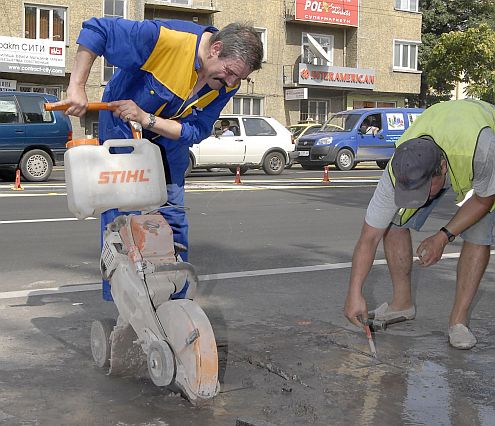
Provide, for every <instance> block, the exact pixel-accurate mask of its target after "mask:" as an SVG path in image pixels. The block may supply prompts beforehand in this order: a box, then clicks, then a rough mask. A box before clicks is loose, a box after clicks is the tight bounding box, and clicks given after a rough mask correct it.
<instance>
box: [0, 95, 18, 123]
mask: <svg viewBox="0 0 495 426" xmlns="http://www.w3.org/2000/svg"><path fill="white" fill-rule="evenodd" d="M15 123H19V113H18V111H17V106H16V104H15V100H14V97H13V96H2V99H1V100H0V124H15Z"/></svg>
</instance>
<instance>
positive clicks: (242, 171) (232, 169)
mask: <svg viewBox="0 0 495 426" xmlns="http://www.w3.org/2000/svg"><path fill="white" fill-rule="evenodd" d="M229 170H230V173H232V174H233V175H235V174H236V173H237V167H229ZM248 170H249V167H248V166H240V167H239V173H240V174H241V175H244V174H246V172H247V171H248Z"/></svg>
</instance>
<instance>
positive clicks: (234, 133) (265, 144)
mask: <svg viewBox="0 0 495 426" xmlns="http://www.w3.org/2000/svg"><path fill="white" fill-rule="evenodd" d="M222 122H223V126H222ZM294 146H295V145H294V144H293V142H292V138H291V133H290V132H289V131H288V130H287V129H286V128H285V127H284V126H282V124H280V123H279V122H278V121H277V120H275V119H274V118H271V117H261V116H253V115H222V116H220V118H219V119H218V120H217V121H216V122H215V125H214V126H213V131H212V134H211V136H210V137H208V138H206V139H205V140H203V141H201V143H198V144H195V145H193V146H192V147H191V148H190V150H189V167H188V169H187V171H186V176H188V175H189V174H190V172H191V170H192V169H209V168H214V167H222V168H225V167H226V168H228V169H230V171H231V172H232V173H234V174H235V172H236V169H237V166H241V167H240V172H241V174H243V173H246V171H247V170H249V169H259V168H262V169H263V170H264V172H265V173H266V174H268V175H278V174H280V173H282V172H283V171H284V168H285V166H286V165H288V164H289V161H290V160H289V152H291V151H294Z"/></svg>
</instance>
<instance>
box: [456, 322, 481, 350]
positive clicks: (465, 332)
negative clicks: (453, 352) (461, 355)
mask: <svg viewBox="0 0 495 426" xmlns="http://www.w3.org/2000/svg"><path fill="white" fill-rule="evenodd" d="M449 343H450V345H451V346H453V347H454V348H456V349H471V348H472V347H474V346H476V343H478V341H477V340H476V337H474V334H473V333H471V330H469V328H467V327H466V326H465V325H464V324H455V325H453V326H452V327H449Z"/></svg>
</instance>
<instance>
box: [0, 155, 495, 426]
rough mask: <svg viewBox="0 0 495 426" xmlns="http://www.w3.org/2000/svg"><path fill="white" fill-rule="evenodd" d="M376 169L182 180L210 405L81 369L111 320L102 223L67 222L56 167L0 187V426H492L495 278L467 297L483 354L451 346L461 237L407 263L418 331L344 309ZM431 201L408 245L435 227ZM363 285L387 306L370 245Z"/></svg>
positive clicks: (447, 204) (383, 271) (383, 277)
mask: <svg viewBox="0 0 495 426" xmlns="http://www.w3.org/2000/svg"><path fill="white" fill-rule="evenodd" d="M380 174H381V170H379V169H377V168H376V167H373V166H372V165H371V164H369V165H366V164H365V165H363V166H360V167H358V168H357V169H355V170H352V171H350V172H338V171H336V170H334V169H330V182H329V183H325V182H322V177H323V174H322V172H321V171H305V170H303V169H301V168H300V167H298V166H294V167H293V168H291V169H289V170H286V171H285V172H284V173H283V174H282V175H280V176H267V175H265V174H264V173H263V172H261V171H249V172H248V173H247V174H246V175H245V176H243V177H242V184H241V185H235V184H234V176H233V175H232V174H230V172H228V171H225V170H218V171H215V172H194V173H193V175H192V176H191V177H190V178H188V179H187V181H186V182H187V193H186V205H187V207H188V208H189V209H190V210H189V213H188V214H189V218H190V245H191V249H190V262H191V263H193V264H194V265H195V267H196V269H197V272H198V274H199V275H200V286H199V289H198V290H199V296H198V298H197V301H198V302H199V303H200V305H201V306H202V307H203V308H204V310H205V311H206V313H207V315H208V317H209V319H210V321H211V323H212V326H213V329H214V331H215V336H216V340H217V346H218V352H219V361H220V365H219V376H220V377H219V378H220V382H221V391H220V393H219V395H218V396H217V397H216V398H215V399H214V400H212V401H211V402H210V403H208V404H207V405H206V406H204V407H199V408H198V407H192V406H191V405H190V404H189V403H188V402H187V401H186V400H184V399H183V398H181V397H179V396H176V395H174V394H173V393H170V392H169V391H168V390H166V389H160V388H158V387H156V386H155V385H154V384H153V383H152V382H151V381H150V380H149V379H146V378H138V377H133V376H131V377H115V376H108V375H105V372H104V371H102V370H100V369H98V368H97V367H96V366H95V365H94V364H93V360H92V357H91V350H90V346H89V332H90V328H91V323H92V321H93V320H95V319H101V318H105V317H113V318H115V317H116V316H117V311H116V309H115V306H114V305H113V304H112V303H109V302H104V301H103V300H102V299H101V296H100V291H99V284H98V283H99V279H100V278H99V253H98V252H99V249H98V247H99V222H98V220H94V219H90V220H85V221H78V220H75V218H74V217H73V215H72V214H71V213H70V212H69V211H68V209H67V205H66V196H65V191H66V190H65V183H64V179H63V170H62V169H57V170H55V172H54V173H53V175H52V178H51V179H50V181H49V182H46V183H43V184H28V183H23V187H24V190H23V191H13V190H12V189H11V184H10V183H8V182H1V181H0V199H1V200H0V203H1V204H0V205H1V208H0V235H1V242H2V252H1V253H2V254H1V256H0V270H1V287H0V324H2V326H1V327H0V345H1V349H0V386H1V389H2V392H1V393H0V424H2V425H8V426H10V425H50V426H55V425H69V424H70V425H118V426H126V425H143V426H144V425H147V426H152V425H157V426H158V425H159V426H166V425H171V426H175V425H177V426H182V425H194V426H196V425H197V426H200V425H201V426H203V425H236V424H238V425H245V424H246V425H310V424H316V425H357V424H360V425H397V424H407V425H423V424H424V425H433V424H434V425H483V426H484V425H493V424H495V404H494V400H495V390H494V384H495V370H494V369H493V359H494V355H495V331H494V325H495V315H494V313H493V305H494V303H495V294H494V293H495V284H494V268H493V265H492V264H490V265H489V267H488V270H487V273H486V274H485V277H484V279H483V281H482V284H481V288H480V290H479V292H478V295H477V297H476V303H475V307H474V310H473V313H472V316H471V328H472V329H473V331H474V333H475V334H476V335H477V337H478V341H479V343H478V345H477V346H476V347H475V348H474V349H472V350H470V351H458V350H455V349H453V348H451V347H449V346H448V343H447V337H446V328H447V323H448V315H449V311H450V307H451V304H452V300H453V296H454V289H455V265H456V259H457V257H458V254H459V252H460V248H461V244H462V243H461V242H460V241H457V240H456V242H455V243H453V244H451V245H449V246H448V248H447V252H446V256H445V258H444V259H443V260H442V261H440V262H439V263H438V264H437V265H435V266H433V267H430V268H428V269H423V268H420V267H418V266H417V265H415V266H414V269H413V291H414V297H415V301H416V304H417V308H418V314H417V318H416V320H415V321H411V322H408V323H402V324H397V325H395V326H393V327H391V328H389V329H388V330H387V331H382V332H377V333H375V335H374V339H375V344H376V348H377V351H378V359H374V358H372V357H371V356H370V351H369V347H368V344H367V340H366V338H365V335H364V333H363V332H362V331H361V330H359V329H357V328H355V327H354V326H352V325H351V324H349V323H348V322H347V321H346V319H345V318H344V317H343V314H342V310H343V304H344V300H345V295H346V291H347V283H348V279H349V272H350V262H351V257H352V250H353V247H354V244H355V242H356V240H357V238H358V236H359V232H360V228H361V224H362V220H363V216H364V211H365V208H366V205H367V203H368V201H369V199H370V198H371V195H372V192H373V189H374V187H375V185H376V182H377V180H378V178H379V176H380ZM452 201H453V197H448V199H447V200H445V201H444V202H442V204H441V205H440V206H439V208H438V209H437V211H436V212H435V213H434V214H433V215H432V217H431V219H430V220H429V221H428V222H427V223H426V225H425V228H424V230H423V231H422V232H420V233H415V234H414V235H413V239H414V244H415V245H416V244H417V243H419V241H421V240H422V239H423V238H425V237H427V236H428V235H430V234H431V233H433V232H435V231H436V230H437V229H438V228H439V227H440V226H442V225H444V224H445V223H446V222H447V221H448V218H449V217H450V216H451V215H452V214H453V212H454V207H455V206H454V205H453V202H452ZM376 258H377V262H376V264H375V266H374V267H373V270H372V272H371V274H370V277H369V279H368V281H367V284H366V287H365V296H366V299H367V301H368V304H369V306H370V307H374V306H377V305H379V304H381V303H382V302H384V301H386V300H390V295H391V288H390V279H389V276H388V273H387V268H386V266H385V262H384V256H383V253H382V251H381V249H380V250H379V251H378V253H377V256H376Z"/></svg>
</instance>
